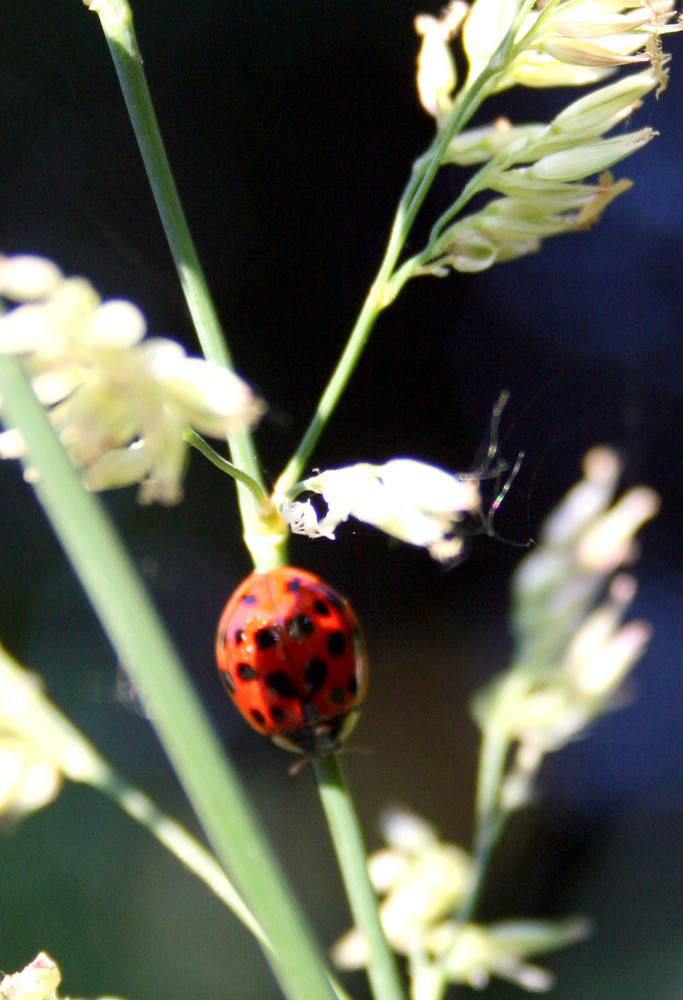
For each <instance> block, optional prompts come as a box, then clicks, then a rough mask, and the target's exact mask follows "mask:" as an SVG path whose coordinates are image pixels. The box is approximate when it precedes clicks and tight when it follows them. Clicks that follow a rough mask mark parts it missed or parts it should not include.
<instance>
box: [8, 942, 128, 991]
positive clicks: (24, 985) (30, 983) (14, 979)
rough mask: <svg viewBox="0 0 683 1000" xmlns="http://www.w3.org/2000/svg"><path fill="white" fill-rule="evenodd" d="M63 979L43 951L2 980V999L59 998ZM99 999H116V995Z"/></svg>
mask: <svg viewBox="0 0 683 1000" xmlns="http://www.w3.org/2000/svg"><path fill="white" fill-rule="evenodd" d="M61 981H62V974H61V972H60V971H59V968H58V967H57V965H56V964H55V962H53V960H52V959H51V958H50V956H49V955H46V954H45V952H44V951H41V952H40V953H39V954H38V955H36V957H35V958H34V959H33V961H32V962H29V964H28V965H27V966H26V967H25V968H23V969H22V970H21V972H15V973H14V974H13V975H11V976H5V977H4V978H3V979H2V980H0V1000H59V998H58V996H57V987H58V986H59V984H60V983H61ZM99 1000H116V997H100V998H99Z"/></svg>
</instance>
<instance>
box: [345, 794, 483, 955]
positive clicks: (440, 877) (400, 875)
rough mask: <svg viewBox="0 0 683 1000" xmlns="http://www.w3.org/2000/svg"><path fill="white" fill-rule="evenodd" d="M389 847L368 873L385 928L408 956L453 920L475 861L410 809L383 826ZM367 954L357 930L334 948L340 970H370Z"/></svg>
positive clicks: (371, 860) (375, 858)
mask: <svg viewBox="0 0 683 1000" xmlns="http://www.w3.org/2000/svg"><path fill="white" fill-rule="evenodd" d="M382 828H383V829H382V832H383V834H384V838H385V840H386V841H387V843H388V845H389V846H388V847H387V848H383V849H382V850H379V851H376V852H375V853H374V854H371V855H370V857H369V859H368V873H369V875H370V881H371V882H372V884H373V886H374V888H375V890H376V891H377V892H378V893H380V894H381V895H382V896H383V897H384V898H383V900H382V903H381V905H380V917H381V920H382V926H383V928H384V932H385V934H386V936H387V939H388V941H389V943H390V944H391V947H392V948H393V949H394V950H395V951H397V952H399V953H400V954H403V955H408V954H410V953H411V952H413V951H414V950H416V949H418V950H419V949H420V948H422V947H423V946H424V942H425V938H426V935H427V933H428V932H429V931H430V929H431V928H433V927H434V926H435V925H436V924H438V922H439V921H441V920H444V919H445V918H446V917H449V916H451V915H452V914H453V913H454V912H455V910H456V909H457V907H458V906H459V904H460V902H461V901H462V898H463V895H464V893H465V890H466V888H467V885H468V880H469V876H470V859H469V856H468V855H467V853H466V852H465V851H463V850H462V849H461V848H460V847H456V845H455V844H449V843H445V842H443V841H441V840H439V838H438V835H437V833H436V831H435V830H434V828H433V827H432V826H431V825H430V824H429V823H427V821H426V820H424V819H422V818H421V817H418V816H415V815H413V814H412V813H408V812H406V811H404V810H401V811H396V810H393V811H391V812H389V813H387V814H386V815H385V816H384V818H383V821H382ZM367 957H368V955H367V949H366V946H365V942H364V940H363V938H362V936H361V934H360V933H359V932H358V931H357V930H352V931H349V932H348V933H347V934H345V935H344V937H342V938H341V939H340V940H339V941H338V942H337V944H336V945H335V946H334V948H333V951H332V958H333V961H334V962H335V964H336V965H337V966H338V967H340V968H345V969H356V968H360V967H362V966H363V965H365V963H366V961H367Z"/></svg>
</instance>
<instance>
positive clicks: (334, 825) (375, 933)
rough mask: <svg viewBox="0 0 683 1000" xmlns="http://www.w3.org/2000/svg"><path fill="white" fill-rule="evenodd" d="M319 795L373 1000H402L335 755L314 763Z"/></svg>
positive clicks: (398, 979) (361, 846)
mask: <svg viewBox="0 0 683 1000" xmlns="http://www.w3.org/2000/svg"><path fill="white" fill-rule="evenodd" d="M313 771H314V773H315V778H316V781H317V783H318V792H319V795H320V799H321V802H322V805H323V809H324V810H325V816H326V817H327V823H328V826H329V828H330V834H331V837H332V842H333V844H334V848H335V852H336V854H337V859H338V862H339V867H340V869H341V873H342V878H343V880H344V885H345V886H346V894H347V896H348V899H349V904H350V906H351V913H352V916H353V920H354V923H355V925H356V927H357V929H358V930H359V931H360V933H361V934H362V936H363V938H364V940H365V943H366V945H367V949H368V976H369V978H370V983H371V985H372V991H373V996H374V1000H403V998H404V996H405V994H404V990H403V986H402V984H401V978H400V976H399V972H398V968H397V966H396V961H395V959H394V956H393V954H392V952H391V950H390V948H389V945H388V943H387V940H386V937H385V936H384V931H383V930H382V925H381V923H380V919H379V910H378V903H377V897H376V896H375V892H374V890H373V888H372V886H371V885H370V880H369V878H368V872H367V857H366V850H365V845H364V843H363V834H362V832H361V829H360V824H359V822H358V817H357V816H356V813H355V810H354V808H353V803H352V801H351V797H350V795H349V792H348V789H347V787H346V783H345V782H344V776H343V774H342V771H341V767H340V765H339V759H338V757H337V756H336V754H329V755H328V756H326V757H322V758H316V759H314V760H313Z"/></svg>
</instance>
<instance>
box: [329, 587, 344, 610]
mask: <svg viewBox="0 0 683 1000" xmlns="http://www.w3.org/2000/svg"><path fill="white" fill-rule="evenodd" d="M324 593H325V597H326V598H327V600H328V601H329V602H330V604H331V605H332V607H333V608H336V609H337V611H341V612H342V613H343V612H345V611H346V605H345V604H344V602H343V601H342V599H341V597H339V596H338V594H335V593H334V591H332V590H326V591H325V592H324Z"/></svg>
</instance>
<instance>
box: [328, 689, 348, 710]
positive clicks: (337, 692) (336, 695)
mask: <svg viewBox="0 0 683 1000" xmlns="http://www.w3.org/2000/svg"><path fill="white" fill-rule="evenodd" d="M330 701H332V702H334V704H335V705H343V704H344V702H345V701H346V695H345V694H344V691H343V689H342V688H340V687H339V685H338V684H336V685H335V686H334V687H333V688H332V690H331V691H330Z"/></svg>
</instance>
